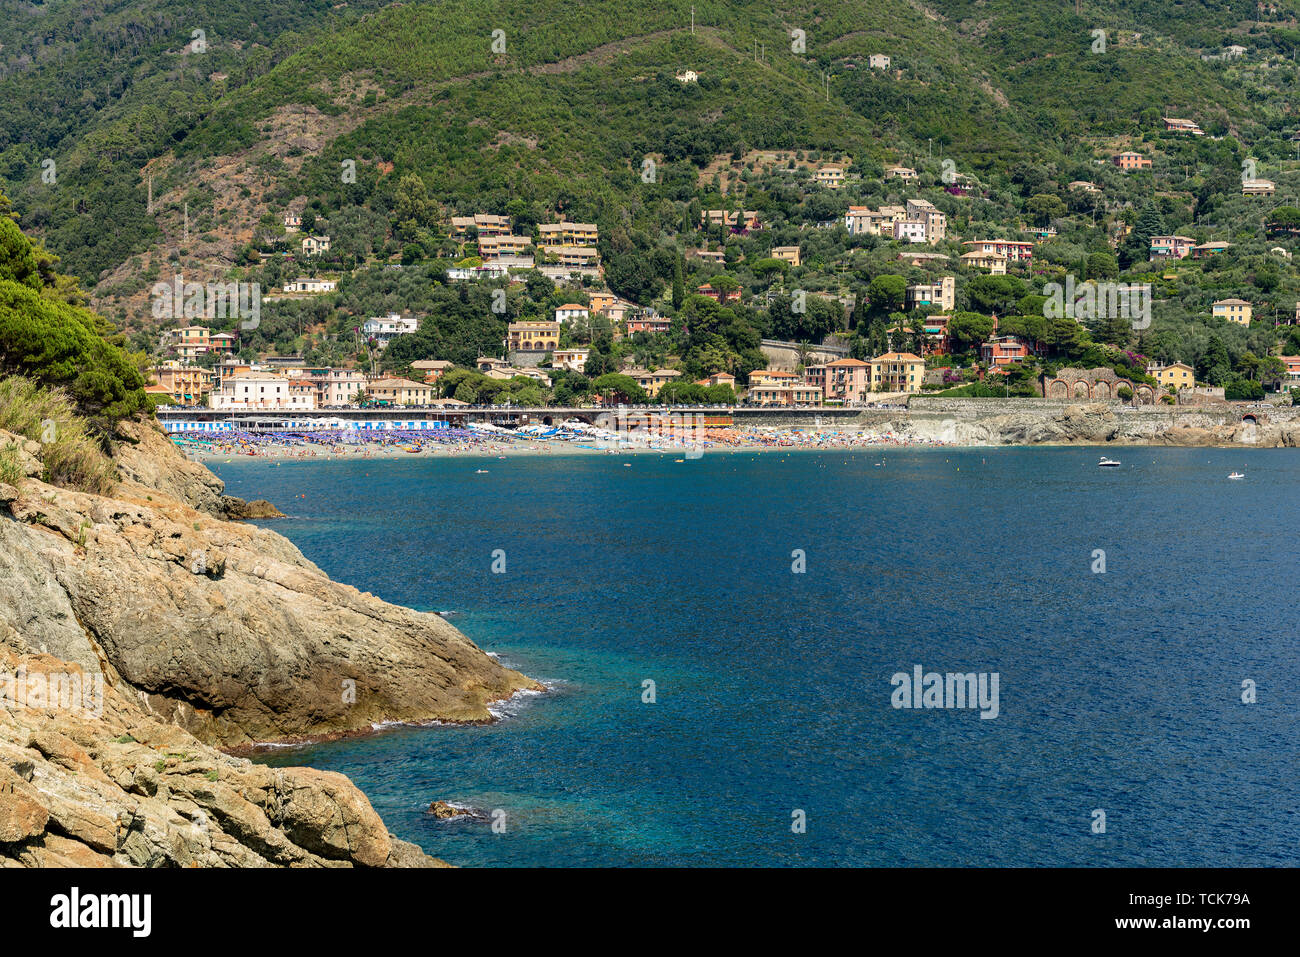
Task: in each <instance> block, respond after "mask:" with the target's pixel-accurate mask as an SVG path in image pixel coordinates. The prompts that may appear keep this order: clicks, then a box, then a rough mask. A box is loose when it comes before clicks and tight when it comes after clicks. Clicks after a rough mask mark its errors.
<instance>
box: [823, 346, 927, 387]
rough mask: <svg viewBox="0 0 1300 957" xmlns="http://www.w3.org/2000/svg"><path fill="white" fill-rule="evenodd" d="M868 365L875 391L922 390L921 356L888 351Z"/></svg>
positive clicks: (923, 364)
mask: <svg viewBox="0 0 1300 957" xmlns="http://www.w3.org/2000/svg"><path fill="white" fill-rule="evenodd" d="M833 364H834V363H832V365H833ZM868 366H869V368H870V373H871V380H870V381H871V391H873V392H920V391H921V382H922V380H923V379H924V378H925V360H924V359H922V358H921V357H920V356H917V355H913V354H912V353H910V352H886V353H885V354H884V355H879V356H876V357H875V358H874V359H872V360H871V362H870V363H868Z"/></svg>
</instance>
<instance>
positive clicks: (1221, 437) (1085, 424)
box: [746, 396, 1300, 448]
mask: <svg viewBox="0 0 1300 957" xmlns="http://www.w3.org/2000/svg"><path fill="white" fill-rule="evenodd" d="M746 422H747V424H755V425H764V426H771V427H778V428H800V429H821V430H831V431H838V432H842V433H851V432H861V433H862V434H863V435H864V436H876V437H884V436H890V437H892V438H893V439H895V440H897V441H900V442H904V443H905V442H918V443H926V444H930V443H935V442H942V443H945V444H949V445H966V446H993V445H1165V446H1247V447H1255V448H1295V447H1297V446H1300V408H1296V407H1291V406H1264V405H1245V404H1217V405H1207V406H1202V407H1179V406H1172V407H1171V406H1140V407H1136V408H1135V407H1132V406H1126V405H1123V404H1121V403H1119V402H1091V403H1090V402H1084V403H1073V402H1061V401H1054V400H1048V399H941V398H935V397H927V396H912V397H911V398H910V400H909V401H908V403H907V405H906V407H902V406H900V407H897V408H892V409H818V410H794V409H790V410H771V411H770V412H767V413H766V414H764V413H756V414H754V415H751V416H749V417H748V418H747V420H746Z"/></svg>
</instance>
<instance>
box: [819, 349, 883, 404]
mask: <svg viewBox="0 0 1300 957" xmlns="http://www.w3.org/2000/svg"><path fill="white" fill-rule="evenodd" d="M819 372H820V370H819ZM817 378H818V379H822V380H824V381H823V385H822V394H823V396H824V397H825V399H826V401H833V402H838V403H843V404H850V405H851V404H854V403H858V402H862V401H864V400H865V399H866V396H867V393H868V392H869V391H870V390H871V366H869V365H868V364H867V363H865V362H863V361H862V360H861V359H836V360H835V361H834V362H828V363H826V366H825V374H824V375H820V374H819V375H818V376H817Z"/></svg>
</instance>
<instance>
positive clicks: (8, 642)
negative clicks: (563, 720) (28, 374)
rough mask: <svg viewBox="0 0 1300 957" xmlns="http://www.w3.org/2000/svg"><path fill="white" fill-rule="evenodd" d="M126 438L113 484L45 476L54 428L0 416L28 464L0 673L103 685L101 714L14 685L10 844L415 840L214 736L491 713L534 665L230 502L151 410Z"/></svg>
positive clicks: (391, 849)
mask: <svg viewBox="0 0 1300 957" xmlns="http://www.w3.org/2000/svg"><path fill="white" fill-rule="evenodd" d="M121 439H122V442H121V444H120V446H119V447H118V448H117V449H116V451H115V459H116V461H117V462H118V463H119V470H120V472H121V475H122V481H121V482H120V483H119V485H118V486H117V488H116V489H115V490H114V492H113V494H112V496H111V497H106V496H100V495H93V494H88V493H83V492H78V491H72V490H69V489H65V488H57V487H54V486H51V485H48V484H46V483H44V482H42V481H41V480H40V479H39V476H40V474H41V465H40V463H39V461H38V456H39V452H40V447H39V446H37V445H35V444H34V443H31V442H28V441H26V440H23V439H22V438H19V437H16V436H12V435H10V434H8V433H4V432H0V447H3V446H6V445H14V446H16V447H17V449H18V456H17V459H18V462H19V463H20V468H21V471H22V472H23V473H24V474H23V476H22V477H21V478H19V479H16V480H13V479H14V476H12V475H11V476H9V477H10V479H11V480H12V481H11V482H9V483H0V656H3V662H2V663H0V692H3V687H4V686H3V680H4V677H5V676H6V675H7V676H10V677H11V678H12V675H13V674H14V670H13V669H16V668H18V667H19V666H24V667H26V668H27V669H28V671H31V670H32V669H34V668H39V669H44V670H46V671H48V670H54V671H57V672H59V673H60V674H65V673H66V674H73V673H77V674H82V675H84V676H85V678H84V680H85V681H86V682H91V681H100V682H102V685H103V687H104V689H105V698H104V700H105V705H104V708H103V712H102V715H101V716H99V717H87V716H86V715H85V714H84V713H81V712H78V711H77V710H76V709H72V712H70V711H69V709H67V708H64V707H54V708H45V707H38V706H36V705H32V704H31V702H30V701H28V702H27V704H26V705H21V706H13V704H14V698H13V695H10V696H9V698H8V699H7V700H6V702H4V703H5V705H6V707H5V709H4V710H0V860H8V861H9V862H15V861H16V862H19V863H27V864H40V863H73V862H90V861H92V860H97V859H98V858H103V859H104V860H105V861H113V862H116V863H125V864H158V863H189V862H193V863H197V864H213V863H228V864H258V863H271V864H290V865H299V864H301V865H312V864H349V863H351V864H364V865H381V864H385V863H389V864H392V863H419V862H421V861H423V860H424V858H423V855H422V853H421V852H419V851H418V850H416V849H414V848H411V847H409V846H406V845H402V844H401V842H395V841H393V840H392V839H391V838H390V837H389V836H388V835H387V832H386V831H385V830H384V828H383V825H382V823H381V822H380V821H379V818H378V816H377V815H375V813H374V811H373V810H372V809H371V808H370V805H369V803H368V802H367V801H366V799H365V797H364V796H363V795H361V794H360V792H358V791H357V790H356V789H355V788H354V787H353V786H352V785H351V783H350V782H348V781H347V779H346V778H343V777H342V776H340V775H330V774H323V773H321V772H316V771H312V770H310V769H293V770H274V771H273V770H271V769H267V768H264V767H260V766H255V765H250V764H248V763H247V762H244V761H242V760H241V759H238V758H234V757H230V756H228V755H226V754H222V753H221V752H219V751H217V750H215V748H216V747H221V748H224V749H226V750H231V749H236V748H238V747H240V746H247V745H249V744H251V743H253V742H264V741H292V740H301V739H315V738H323V737H331V736H338V735H344V734H351V733H359V732H366V731H369V730H371V729H373V728H374V727H375V726H376V725H378V724H381V723H385V722H421V721H431V720H445V721H482V720H489V719H490V713H489V711H488V704H489V703H491V702H492V701H494V700H498V699H501V698H505V697H508V696H509V695H511V694H513V693H514V692H516V691H518V690H520V689H525V688H536V687H538V686H537V685H536V684H535V683H534V682H532V681H530V680H529V679H528V678H525V677H524V676H523V675H520V674H519V673H518V672H515V671H512V670H510V669H508V668H505V667H503V666H501V665H500V664H498V663H497V662H496V661H495V660H494V659H492V658H491V657H489V656H488V655H486V654H485V653H483V652H482V651H481V650H480V649H479V648H477V647H476V646H475V645H474V644H473V643H472V642H471V641H469V639H467V638H466V637H465V636H464V635H462V634H461V633H460V632H459V631H457V630H456V629H455V628H454V627H453V626H451V625H450V624H448V623H447V622H446V621H444V620H443V619H441V618H439V617H438V616H436V615H430V614H423V613H420V612H415V611H411V610H409V609H406V608H400V607H397V606H394V605H390V604H388V603H386V602H384V601H381V600H380V599H378V598H375V597H374V596H372V595H369V594H365V593H362V592H359V591H357V590H356V589H355V588H352V587H350V586H347V585H342V584H339V583H337V582H333V581H331V580H330V579H329V577H328V576H326V575H325V574H324V573H323V572H322V571H321V570H320V569H319V568H317V567H316V566H315V565H313V564H312V563H311V562H310V561H308V560H307V559H306V558H304V557H303V555H302V554H301V553H300V552H299V551H298V549H297V548H295V547H294V546H293V545H292V544H291V543H290V542H289V541H288V540H286V539H284V538H283V537H281V536H280V535H277V534H275V533H274V532H271V531H267V530H264V529H259V528H256V527H253V526H250V525H244V524H240V523H238V522H232V521H229V520H227V518H226V516H227V515H229V514H231V513H232V512H234V513H236V514H237V513H238V512H239V509H240V508H241V507H243V506H244V503H238V502H237V500H231V499H229V498H227V497H226V496H225V495H224V488H223V487H222V483H221V482H220V480H219V479H217V478H216V477H215V476H214V475H212V474H211V473H210V472H208V470H207V469H205V468H203V467H202V466H199V465H195V464H194V463H191V462H188V461H186V460H185V459H184V458H183V457H182V456H181V455H180V453H179V452H177V451H176V450H175V449H174V448H173V447H172V445H171V443H170V442H169V441H168V440H167V438H166V437H165V436H164V435H162V434H161V433H160V432H159V431H158V430H157V429H156V428H155V427H153V426H152V425H139V424H137V425H134V426H132V427H131V428H130V429H129V430H128V431H126V432H125V433H124V434H123V435H122V436H121ZM11 683H12V681H11ZM37 704H39V701H38V702H37ZM41 742H45V743H46V744H45V745H43V744H42V743H41ZM51 742H52V743H51ZM46 745H48V747H47V746H46ZM200 812H201V815H202V820H203V825H202V827H198V826H197V825H196V824H195V821H196V820H197V818H196V815H198V814H200ZM84 821H93V822H94V825H93V827H91V826H90V825H85V826H83V824H82V822H84ZM69 842H71V843H69Z"/></svg>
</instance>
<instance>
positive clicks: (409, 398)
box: [366, 379, 433, 405]
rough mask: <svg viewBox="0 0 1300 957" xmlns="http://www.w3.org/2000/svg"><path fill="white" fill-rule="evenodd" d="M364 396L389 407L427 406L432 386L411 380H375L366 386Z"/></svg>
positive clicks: (431, 398) (430, 400) (431, 396)
mask: <svg viewBox="0 0 1300 957" xmlns="http://www.w3.org/2000/svg"><path fill="white" fill-rule="evenodd" d="M366 394H367V395H368V396H369V397H370V398H371V399H374V400H377V401H381V402H387V403H388V404H389V405H428V404H429V403H430V402H432V401H433V386H431V385H426V384H425V383H423V382H415V381H413V380H411V379H376V380H375V381H374V382H371V383H369V384H368V385H367V386H366Z"/></svg>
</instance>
